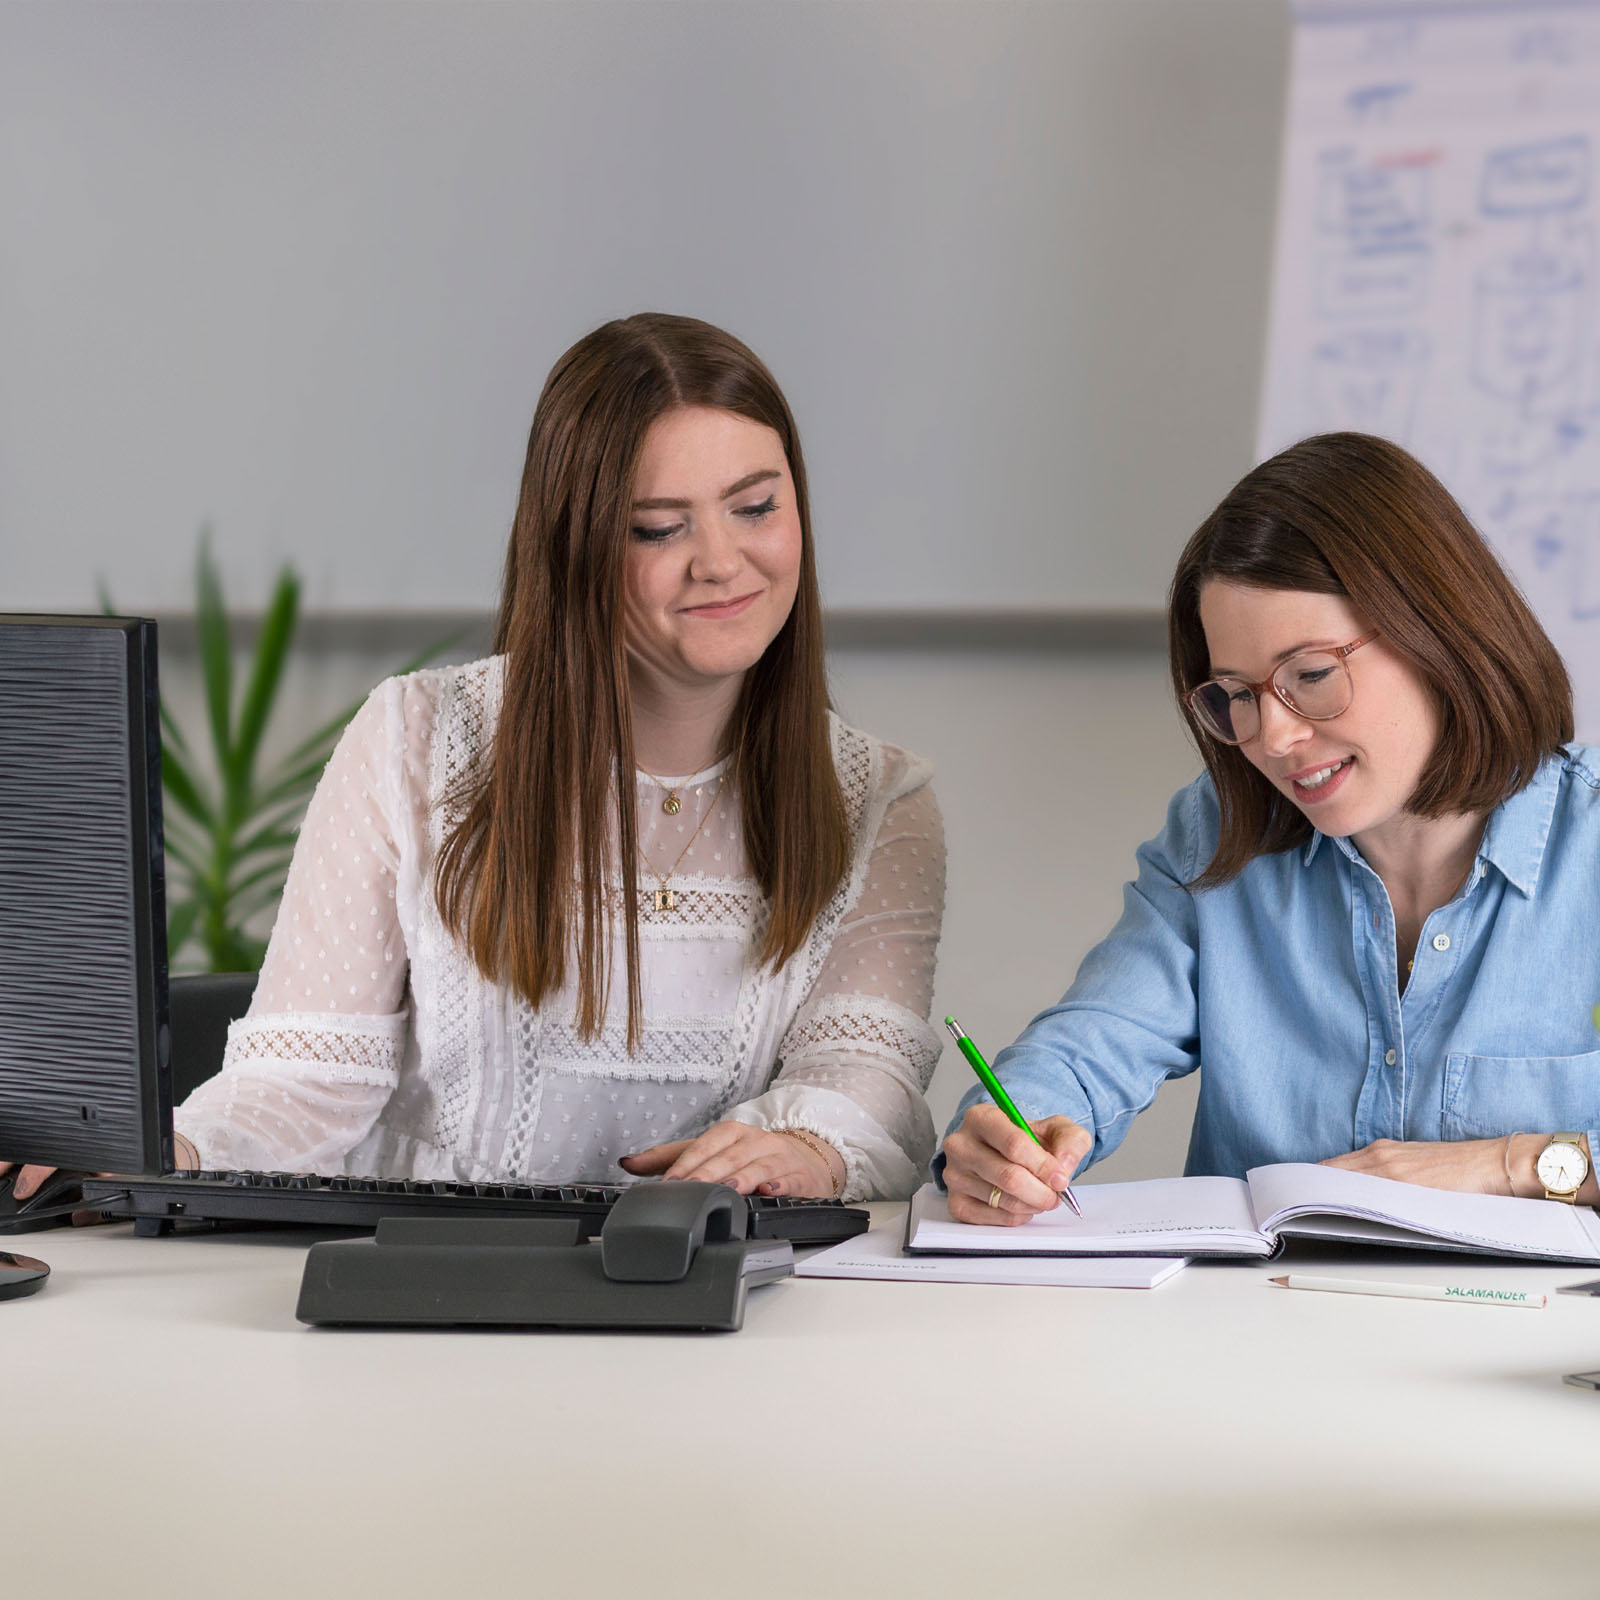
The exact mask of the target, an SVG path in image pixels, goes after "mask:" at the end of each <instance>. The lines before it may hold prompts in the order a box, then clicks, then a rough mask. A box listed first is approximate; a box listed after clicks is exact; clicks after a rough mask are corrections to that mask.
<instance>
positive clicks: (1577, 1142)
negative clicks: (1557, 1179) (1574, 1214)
mask: <svg viewBox="0 0 1600 1600" xmlns="http://www.w3.org/2000/svg"><path fill="white" fill-rule="evenodd" d="M1551 1144H1570V1145H1572V1146H1573V1147H1574V1148H1575V1149H1576V1150H1577V1152H1578V1154H1579V1155H1581V1156H1582V1157H1583V1178H1579V1179H1578V1181H1577V1182H1576V1183H1575V1184H1573V1186H1572V1187H1571V1188H1570V1189H1548V1188H1547V1189H1545V1191H1544V1197H1545V1199H1546V1200H1565V1201H1566V1203H1567V1204H1568V1205H1569V1206H1573V1205H1576V1204H1577V1203H1578V1191H1579V1190H1580V1189H1581V1188H1582V1187H1583V1179H1584V1178H1587V1177H1588V1176H1589V1153H1588V1151H1586V1150H1585V1149H1584V1148H1583V1135H1582V1134H1581V1133H1552V1134H1551V1135H1550V1144H1547V1145H1546V1146H1545V1147H1544V1149H1545V1150H1548V1149H1549V1148H1550V1145H1551ZM1543 1154H1544V1150H1541V1151H1540V1152H1539V1155H1541V1156H1542V1155H1543ZM1533 1170H1534V1174H1535V1176H1537V1175H1538V1171H1539V1162H1538V1157H1537V1156H1536V1157H1535V1158H1534V1167H1533ZM1539 1182H1540V1184H1541V1186H1542V1185H1543V1183H1544V1180H1543V1179H1542V1178H1541V1179H1540V1180H1539Z"/></svg>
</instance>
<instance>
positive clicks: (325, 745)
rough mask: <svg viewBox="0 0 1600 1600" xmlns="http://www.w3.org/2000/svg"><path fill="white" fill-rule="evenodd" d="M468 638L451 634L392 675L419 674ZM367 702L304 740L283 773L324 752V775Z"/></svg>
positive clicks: (362, 701)
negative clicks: (350, 724)
mask: <svg viewBox="0 0 1600 1600" xmlns="http://www.w3.org/2000/svg"><path fill="white" fill-rule="evenodd" d="M465 637H466V633H465V630H463V631H461V632H458V633H452V634H449V635H447V636H446V637H445V638H443V639H438V640H435V641H434V643H432V644H430V645H428V646H427V648H426V649H424V650H420V651H418V653H417V654H416V655H414V656H412V658H411V659H410V660H409V661H407V662H405V663H404V665H402V666H400V667H398V668H396V669H395V671H394V672H392V673H391V674H390V676H391V677H397V678H398V677H404V676H405V675H406V674H407V673H408V672H416V671H417V670H418V669H419V668H421V667H425V666H427V664H428V663H429V662H430V661H432V660H433V659H434V658H435V657H437V656H439V655H441V654H442V653H443V652H444V651H446V650H448V649H449V648H450V646H451V645H453V644H456V643H458V642H459V641H460V640H462V639H464V638H465ZM367 699H368V696H366V695H362V697H361V698H360V699H359V700H354V701H352V702H351V703H350V704H349V705H347V706H346V707H345V708H344V710H343V711H341V712H340V713H339V714H338V716H336V717H330V718H329V719H328V720H327V721H326V722H325V723H323V724H322V726H321V727H320V728H318V729H317V730H316V732H315V733H312V734H309V735H307V737H306V738H304V739H303V740H301V742H300V743H299V744H297V745H296V746H295V747H294V749H293V750H291V751H290V752H289V753H288V755H286V756H285V757H284V758H283V761H282V763H281V764H280V770H281V767H287V766H289V765H291V764H293V763H300V762H307V763H309V762H310V761H311V759H312V758H313V757H316V756H317V753H318V752H319V751H320V752H321V756H320V758H319V759H318V761H317V768H318V771H319V772H320V770H321V768H323V767H325V766H327V764H328V757H329V756H330V755H332V754H333V747H334V746H335V745H336V744H337V743H338V742H339V735H340V734H341V733H343V732H344V730H345V728H346V727H347V726H348V725H349V723H350V719H351V718H352V717H353V716H355V714H356V712H358V711H359V710H360V709H361V708H362V706H364V705H365V704H366V703H367Z"/></svg>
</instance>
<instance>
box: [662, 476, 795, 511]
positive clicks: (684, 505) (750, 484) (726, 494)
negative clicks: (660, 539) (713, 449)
mask: <svg viewBox="0 0 1600 1600" xmlns="http://www.w3.org/2000/svg"><path fill="white" fill-rule="evenodd" d="M782 476H783V474H782V473H781V472H779V471H778V469H777V468H776V467H763V468H762V469H761V471H760V472H747V473H746V474H745V475H744V477H742V478H741V479H740V480H739V481H738V482H737V483H730V484H729V485H728V487H727V488H726V489H724V490H723V491H722V493H721V494H720V495H719V496H718V499H721V500H731V499H732V498H733V497H734V496H735V495H736V494H743V493H744V492H745V490H746V489H753V488H755V486H756V485H757V484H758V483H765V482H766V481H767V479H768V478H781V477H782ZM693 504H694V502H693V501H692V500H635V501H634V502H633V509H634V510H635V511H687V510H689V508H690V507H691V506H692V505H693Z"/></svg>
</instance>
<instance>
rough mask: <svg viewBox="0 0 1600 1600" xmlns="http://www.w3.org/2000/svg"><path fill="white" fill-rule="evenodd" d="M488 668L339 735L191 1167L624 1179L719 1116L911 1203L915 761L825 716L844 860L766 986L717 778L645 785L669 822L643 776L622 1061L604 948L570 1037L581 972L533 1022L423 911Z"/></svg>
mask: <svg viewBox="0 0 1600 1600" xmlns="http://www.w3.org/2000/svg"><path fill="white" fill-rule="evenodd" d="M501 678H502V662H501V660H500V659H499V658H491V659H489V660H486V661H479V662H474V663H472V664H470V665H468V666H464V667H450V668H444V669H440V670H437V671H429V672H418V673H413V674H411V675H410V676H407V677H404V678H392V679H390V680H389V681H388V682H386V683H383V684H380V685H379V687H378V688H377V689H376V690H375V691H374V692H373V694H372V696H371V698H370V699H369V700H368V701H367V703H366V705H365V706H364V707H363V708H362V710H361V711H360V712H359V713H358V714H357V715H356V717H355V719H354V721H353V722H352V723H351V724H350V726H349V728H348V729H347V730H346V732H345V734H344V736H343V738H342V739H341V740H340V742H339V746H338V748H337V749H336V750H335V752H334V755H333V757H332V759H331V760H330V761H329V763H328V768H327V771H326V772H325V774H324V775H323V778H322V781H321V783H320V784H319V785H318V788H317V791H316V794H315V796H314V797H313V799H312V801H311V806H310V809H309V811H308V812H307V815H306V820H305V823H304V826H303V828H302V830H301V835H300V842H299V845H298V847H297V849H296V851H295V854H294V860H293V864H292V866H291V868H290V871H289V879H288V884H287V886H286V888H285V891H284V896H283V903H282V905H281V907H280V909H279V913H278V919H277V923H276V925H275V927H274V928H273V932H272V939H271V943H270V944H269V946H268V948H267V955H266V961H265V964H264V966H263V967H262V971H261V979H260V982H259V984H258V986H257V989H256V994H255V1000H254V1003H253V1004H252V1006H251V1008H250V1013H249V1015H248V1016H246V1017H245V1018H244V1019H243V1020H242V1021H240V1022H237V1023H235V1024H234V1025H233V1028H232V1030H231V1031H230V1033H229V1037H228V1048H227V1054H226V1057H225V1059H224V1063H223V1068H222V1071H221V1072H220V1073H219V1074H218V1076H217V1077H215V1078H213V1079H212V1080H210V1081H209V1082H207V1083H205V1084H202V1085H201V1086H200V1087H199V1088H198V1089H196V1090H195V1092H194V1093H193V1094H191V1095H190V1096H189V1098H188V1100H187V1101H185V1102H184V1104H183V1105H182V1106H181V1107H180V1108H179V1109H178V1112H177V1114H176V1117H175V1123H176V1126H177V1129H178V1131H179V1132H180V1133H182V1134H184V1135H185V1136H186V1137H187V1138H189V1139H190V1140H191V1141H192V1142H193V1143H194V1145H195V1146H196V1148H197V1149H198V1151H199V1153H200V1157H201V1162H202V1165H203V1166H206V1167H211V1168H243V1169H252V1170H267V1171H290V1170H300V1171H315V1172H325V1173H340V1172H343V1173H351V1174H363V1175H377V1176H384V1177H397V1178H418V1179H434V1178H444V1179H455V1180H457V1181H462V1182H489V1181H498V1182H522V1183H532V1182H540V1183H618V1182H628V1181H630V1180H629V1179H628V1177H627V1175H626V1174H625V1173H623V1172H622V1170H621V1169H620V1168H619V1167H618V1166H617V1160H618V1158H619V1157H620V1156H624V1155H627V1154H629V1153H631V1152H634V1151H638V1150H643V1149H645V1148H647V1147H648V1146H650V1145H655V1144H662V1143H665V1142H667V1141H668V1140H674V1139H684V1138H690V1137H692V1136H694V1135H695V1134H698V1133H701V1132H703V1131H704V1130H705V1129H706V1128H707V1127H709V1126H710V1125H711V1124H712V1123H713V1122H716V1121H719V1120H722V1119H726V1118H731V1119H735V1120H737V1121H740V1122H747V1123H751V1124H754V1125H755V1126H757V1127H763V1128H771V1129H779V1128H803V1129H806V1130H808V1131H809V1132H811V1133H814V1134H816V1135H818V1136H819V1137H821V1138H823V1139H826V1140H828V1142H829V1143H831V1144H832V1145H834V1146H835V1147H836V1148H837V1149H838V1150H839V1151H840V1153H841V1154H842V1155H843V1157H844V1161H845V1169H846V1177H845V1188H844V1193H845V1195H846V1197H848V1198H854V1199H860V1198H865V1197H870V1196H903V1195H905V1194H907V1193H909V1192H910V1190H911V1189H912V1188H913V1187H914V1186H915V1185H916V1183H917V1182H918V1181H920V1178H921V1175H922V1173H923V1170H924V1168H925V1166H926V1163H927V1161H928V1158H929V1156H930V1155H931V1154H932V1150H933V1126H932V1122H931V1119H930V1117H929V1114H928V1109H927V1105H926V1103H925V1101H924V1099H923V1091H924V1090H925V1089H926V1088H927V1084H928V1080H929V1078H930V1076H931V1075H932V1072H933V1068H934V1064H935V1062H936V1061H937V1060H938V1056H939V1048H940V1046H939V1037H938V1035H937V1034H936V1033H935V1031H934V1030H933V1029H932V1028H931V1027H930V1026H929V1025H928V1007H929V1004H930V1001H931V999H932V994H933V972H934V955H935V950H936V947H937V944H938V939H939V924H940V919H941V916H942V913H943V909H944V839H943V831H942V826H941V821H940V816H939V809H938V805H937V802H936V801H935V800H934V797H933V792H932V790H931V789H930V787H929V785H928V778H929V769H928V767H927V765H926V764H925V763H923V762H921V761H919V760H917V759H916V758H915V757H913V756H909V755H907V754H906V753H905V752H903V751H900V750H897V749H895V748H893V747H892V746H889V745H886V744H883V743H881V742H879V741H878V740H876V739H873V738H871V737H870V736H868V735H867V734H864V733H860V732H858V731H856V730H855V729H853V728H850V727H847V726H846V725H845V724H844V723H842V722H840V721H839V720H838V719H837V718H834V719H833V721H832V730H831V731H832V738H833V752H834V761H835V764H836V766H837V768H838V772H839V777H840V781H841V784H842V787H843V790H844V796H845V802H846V807H847V810H848V814H849V818H850V822H851V827H852V833H853V838H854V850H853V855H852V860H851V864H850V868H849V872H848V874H847V876H846V879H845V881H844V883H843V884H842V886H841V887H840V889H839V890H838V892H837V893H836V894H835V895H834V897H833V899H832V900H831V901H830V902H829V903H828V905H827V906H826V907H825V908H824V909H823V911H822V912H821V914H820V915H819V916H818V917H817V920H816V922H815V923H814V925H813V927H812V930H811V934H810V937H809V938H808V939H807V941H806V943H805V944H804V945H803V946H802V947H801V949H800V950H799V951H798V952H797V953H796V954H795V955H794V956H793V957H792V958H791V959H790V960H789V961H788V962H786V963H785V964H784V965H783V966H782V967H781V968H780V969H779V970H777V971H776V972H774V971H772V970H770V969H769V968H763V967H761V966H759V965H757V963H756V960H755V954H754V952H755V948H756V945H757V942H758V935H759V933H760V930H761V927H762V925H763V923H762V919H763V915H764V901H763V897H762V895H761V892H760V890H759V888H758V887H757V885H756V883H755V882H754V880H753V879H752V878H751V877H750V876H749V874H748V871H747V869H746V863H745V857H744V847H743V841H742V836H741V830H740V826H739V816H738V808H737V806H736V804H735V803H734V798H733V795H732V792H731V791H730V792H729V793H728V794H722V793H721V783H722V775H723V767H722V766H721V765H719V766H716V767H711V768H708V769H707V770H706V771H705V772H698V773H694V774H693V775H691V776H688V777H684V778H681V779H680V778H670V779H669V778H666V777H664V776H663V778H662V780H661V781H662V782H666V783H667V784H669V785H670V786H671V787H672V788H674V789H675V790H676V791H677V792H678V794H679V796H680V799H681V804H682V809H681V810H680V811H679V812H678V813H677V814H676V815H669V814H668V813H667V811H666V809H665V807H664V801H665V799H666V795H665V792H664V790H663V789H662V788H661V787H660V786H659V784H658V782H657V780H656V779H653V778H650V777H648V776H646V775H645V774H642V773H641V774H640V775H639V778H638V786H637V789H638V807H639V811H638V820H639V838H640V844H641V847H642V849H643V851H644V854H645V855H646V857H647V858H648V860H649V862H650V864H651V865H652V866H653V867H654V868H655V871H656V873H660V874H669V879H668V887H669V888H671V889H672V890H673V899H674V902H675V905H674V909H672V910H669V911H658V910H656V909H655V896H654V894H653V892H652V891H653V890H654V889H655V887H656V882H655V878H654V876H653V875H652V874H651V873H649V872H646V871H645V870H644V864H643V863H642V862H641V863H640V874H639V876H640V901H641V910H640V918H639V923H640V925H639V937H640V962H641V988H642V996H643V1009H644V1027H643V1037H642V1039H641V1041H640V1044H639V1047H638V1049H637V1051H636V1052H635V1053H634V1054H632V1055H630V1054H629V1053H628V1050H627V1046H626V1033H627V1024H626V993H627V989H626V979H625V972H624V968H623V962H622V956H621V951H620V948H619V949H618V951H617V954H616V958H615V963H614V966H613V973H614V976H613V979H612V983H611V1001H610V1004H611V1010H610V1014H609V1015H608V1017H607V1020H606V1023H605V1026H604V1029H603V1030H602V1033H601V1035H600V1036H599V1037H598V1038H596V1039H592V1040H584V1039H581V1038H579V1036H578V1033H577V1030H576V1028H575V1027H574V1025H573V1018H574V1015H575V998H574V996H575V985H573V986H572V987H570V988H569V989H568V990H567V991H565V992H563V993H561V994H559V995H557V996H556V997H554V998H553V999H551V1000H549V1001H547V1002H546V1003H545V1004H544V1005H542V1006H540V1007H538V1008H537V1009H535V1008H534V1007H532V1006H530V1005H528V1004H527V1003H526V1002H525V1001H524V1000H522V999H520V998H519V997H518V996H517V995H515V994H514V993H512V992H511V991H510V990H509V989H507V988H504V987H502V986H499V985H496V984H493V983H491V982H489V981H488V980H487V979H486V978H485V977H484V976H483V975H482V973H481V972H479V970H478V968H477V967H476V965H475V964H474V963H473V961H472V958H471V957H470V956H469V955H468V953H467V951H466V950H465V948H464V947H463V946H462V945H461V944H460V942H459V941H457V940H456V939H455V938H454V937H453V936H452V935H451V934H450V933H449V932H448V931H447V930H446V929H445V927H444V925H443V923H442V921H441V919H440V917H439V912H438V908H437V906H436V904H435V902H434V897H433V890H432V869H433V863H434V860H435V858H436V855H437V852H438V850H439V848H440V846H441V844H442V841H443V839H444V837H445V836H446V833H447V830H448V828H449V827H450V826H451V825H452V824H453V822H454V820H455V817H456V815H457V813H455V812H453V811H452V809H451V805H450V804H449V803H448V801H447V797H448V796H450V795H452V794H453V793H455V792H456V786H457V785H458V783H459V781H460V780H461V778H462V777H463V775H464V774H466V773H468V772H470V771H471V770H473V769H474V766H475V763H476V760H477V758H478V756H479V753H480V752H481V751H482V750H483V749H484V747H485V745H486V743H487V741H488V740H489V738H490V736H491V734H492V732H493V729H494V723H495V718H496V715H497V712H498V708H499V701H500V685H501ZM708 813H709V814H708ZM702 823H703V826H701V824H702ZM697 827H698V828H699V830H700V831H699V832H698V834H696V832H695V829H696V828H697ZM686 846H687V848H686ZM680 852H681V853H682V855H681V859H680ZM675 863H676V865H674V864H675ZM619 946H620V939H619Z"/></svg>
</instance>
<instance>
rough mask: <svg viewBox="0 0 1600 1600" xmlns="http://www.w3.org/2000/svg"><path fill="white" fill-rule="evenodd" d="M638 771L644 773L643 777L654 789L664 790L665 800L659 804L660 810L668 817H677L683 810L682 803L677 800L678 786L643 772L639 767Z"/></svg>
mask: <svg viewBox="0 0 1600 1600" xmlns="http://www.w3.org/2000/svg"><path fill="white" fill-rule="evenodd" d="M639 770H640V771H641V772H644V775H645V777H647V778H648V779H649V780H650V781H651V783H653V784H654V785H655V786H656V788H658V789H665V790H666V791H667V798H666V799H665V800H663V801H662V802H661V809H662V810H663V811H665V812H666V814H667V815H668V816H669V817H675V816H677V814H678V813H679V812H680V811H682V810H683V801H681V800H680V799H679V798H678V785H677V784H675V783H668V782H667V781H666V780H665V779H664V778H658V777H657V776H656V775H655V773H653V772H645V771H644V768H643V767H640V768H639Z"/></svg>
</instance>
